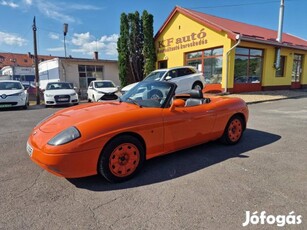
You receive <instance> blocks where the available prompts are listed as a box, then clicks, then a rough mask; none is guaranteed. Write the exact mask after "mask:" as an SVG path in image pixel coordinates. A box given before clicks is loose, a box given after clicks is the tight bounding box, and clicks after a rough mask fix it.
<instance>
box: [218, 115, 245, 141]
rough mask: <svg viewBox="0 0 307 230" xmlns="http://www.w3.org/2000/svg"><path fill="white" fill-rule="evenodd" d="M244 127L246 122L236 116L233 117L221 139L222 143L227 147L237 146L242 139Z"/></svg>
mask: <svg viewBox="0 0 307 230" xmlns="http://www.w3.org/2000/svg"><path fill="white" fill-rule="evenodd" d="M244 126H245V125H244V121H243V119H242V118H241V117H240V116H238V115H235V116H233V117H231V118H230V120H229V121H228V123H227V125H226V128H225V131H224V133H223V136H222V137H221V141H222V143H224V144H226V145H234V144H237V143H238V142H239V141H240V140H241V138H242V135H243V132H244Z"/></svg>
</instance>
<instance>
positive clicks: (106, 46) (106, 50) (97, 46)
mask: <svg viewBox="0 0 307 230" xmlns="http://www.w3.org/2000/svg"><path fill="white" fill-rule="evenodd" d="M118 37H119V36H118V35H117V34H112V35H110V36H106V35H104V36H101V38H100V39H96V38H95V37H94V36H93V35H91V34H90V33H89V32H87V33H80V34H78V33H74V35H73V38H72V39H71V44H72V45H74V46H75V47H74V48H72V49H70V50H71V51H72V52H75V53H82V54H87V55H92V54H93V52H94V51H98V52H99V53H102V54H104V55H107V56H112V57H114V56H117V40H118Z"/></svg>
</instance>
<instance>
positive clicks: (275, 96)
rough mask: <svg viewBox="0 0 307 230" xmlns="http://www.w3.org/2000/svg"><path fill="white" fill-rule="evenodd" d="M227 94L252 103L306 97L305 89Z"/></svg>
mask: <svg viewBox="0 0 307 230" xmlns="http://www.w3.org/2000/svg"><path fill="white" fill-rule="evenodd" d="M227 96H229V97H239V98H242V99H243V100H244V101H245V102H246V103H247V104H253V103H260V102H265V101H275V100H282V99H288V98H300V97H307V89H295V90H294V89H293V90H274V91H259V92H247V93H240V94H228V95H227Z"/></svg>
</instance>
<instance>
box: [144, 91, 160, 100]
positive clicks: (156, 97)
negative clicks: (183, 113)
mask: <svg viewBox="0 0 307 230" xmlns="http://www.w3.org/2000/svg"><path fill="white" fill-rule="evenodd" d="M147 98H148V99H152V100H158V101H160V100H161V99H162V98H163V93H162V92H161V91H160V90H158V89H152V90H150V91H149V92H148V94H147Z"/></svg>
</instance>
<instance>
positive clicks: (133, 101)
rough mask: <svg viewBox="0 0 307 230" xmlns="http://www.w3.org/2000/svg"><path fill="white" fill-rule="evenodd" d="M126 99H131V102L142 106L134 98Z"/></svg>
mask: <svg viewBox="0 0 307 230" xmlns="http://www.w3.org/2000/svg"><path fill="white" fill-rule="evenodd" d="M127 100H128V101H131V102H132V103H133V104H135V105H137V106H139V107H140V108H142V106H141V105H140V104H139V103H138V102H137V101H136V100H134V99H133V98H131V97H128V98H127Z"/></svg>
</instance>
